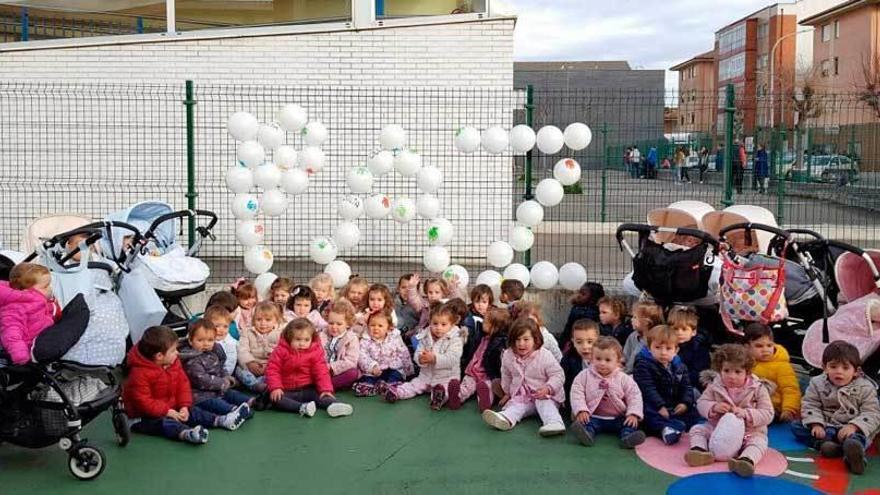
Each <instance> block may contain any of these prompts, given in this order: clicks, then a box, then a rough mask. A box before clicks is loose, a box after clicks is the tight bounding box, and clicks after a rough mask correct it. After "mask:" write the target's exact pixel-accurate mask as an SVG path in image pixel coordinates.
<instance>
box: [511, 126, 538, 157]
mask: <svg viewBox="0 0 880 495" xmlns="http://www.w3.org/2000/svg"><path fill="white" fill-rule="evenodd" d="M536 139H537V138H536V137H535V131H534V130H533V129H532V128H531V127H529V126H527V125H525V124H520V125H518V126H516V127H514V128H513V129H511V130H510V149H511V150H513V152H514V153H515V154H518V155H522V154H525V153H528V152H529V151H530V150H531V149H532V148H534V147H535V140H536Z"/></svg>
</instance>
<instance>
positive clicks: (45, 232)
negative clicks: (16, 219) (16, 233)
mask: <svg viewBox="0 0 880 495" xmlns="http://www.w3.org/2000/svg"><path fill="white" fill-rule="evenodd" d="M89 223H92V219H90V218H89V217H86V216H83V215H48V216H45V217H40V218H38V219H36V220H34V221H33V222H31V223H29V224H28V226H27V229H26V230H25V233H24V237H23V238H22V240H21V251H22V252H23V253H32V252H34V251H36V249H37V247H39V246H40V239H46V238H49V237H52V236H55V235H58V234H62V233H64V232H69V231H71V230H73V229H77V228H79V227H82V226H83V225H87V224H89Z"/></svg>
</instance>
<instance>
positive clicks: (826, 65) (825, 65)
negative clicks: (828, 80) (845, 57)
mask: <svg viewBox="0 0 880 495" xmlns="http://www.w3.org/2000/svg"><path fill="white" fill-rule="evenodd" d="M831 64H832V60H831V59H827V58H826V59H825V60H823V61H822V64H821V66H820V69H821V74H822V77H828V76H830V75H831Z"/></svg>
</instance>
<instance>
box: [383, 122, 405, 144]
mask: <svg viewBox="0 0 880 495" xmlns="http://www.w3.org/2000/svg"><path fill="white" fill-rule="evenodd" d="M379 145H380V146H382V149H383V150H396V149H400V148H403V147H404V146H406V131H404V130H403V127H401V126H399V125H397V124H389V125H386V126H385V127H383V128H382V132H380V133H379Z"/></svg>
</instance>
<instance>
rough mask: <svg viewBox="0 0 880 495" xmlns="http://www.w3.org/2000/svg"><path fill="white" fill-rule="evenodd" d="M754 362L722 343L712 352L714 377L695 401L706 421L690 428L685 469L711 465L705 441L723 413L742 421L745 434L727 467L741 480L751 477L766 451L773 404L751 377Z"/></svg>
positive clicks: (739, 349)
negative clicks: (732, 415)
mask: <svg viewBox="0 0 880 495" xmlns="http://www.w3.org/2000/svg"><path fill="white" fill-rule="evenodd" d="M754 366H755V360H754V358H752V356H751V354H749V352H748V351H747V350H746V348H745V347H744V346H741V345H736V344H724V345H722V346H721V347H719V348H718V350H716V351H715V352H714V353H712V369H713V370H715V372H716V373H718V376H716V377H715V379H714V380H712V383H710V384H709V385H708V386H707V387H706V390H704V391H703V395H701V396H700V398H699V399H698V400H697V410H698V411H700V414H701V415H702V416H703V417H704V418H707V419H708V420H709V422H707V423H703V424H700V425H696V426H694V427H693V428H691V431H690V434H691V448H690V450H688V452H687V454H685V461H686V462H687V464H688V465H689V466H706V465H708V464H712V463H713V462H715V458H714V457H713V455H712V453H711V452H709V438H710V437H711V436H712V432H713V431H714V430H715V427H716V426H718V421H719V420H720V419H721V417H722V416H724V415H725V414H727V413H733V414H735V415H736V417H738V418H740V419H742V420H743V421H745V426H746V432H745V438H744V439H743V445H742V450H741V451H740V453H739V456H738V457H735V458H733V459H730V460H729V461H728V462H727V466H728V468H729V469H730V470H731V471H733V472H734V473H736V474H737V475H739V476H742V477H749V476H752V475H753V474H755V466H756V465H757V464H758V462H760V461H761V458H762V457H764V453H765V452H767V425H769V424H770V423H771V422H772V421H773V402H772V401H771V400H770V393H769V392H768V391H767V387H765V386H764V385H763V384H762V383H761V381H760V379H759V378H758V377H757V376H755V375H753V374H752V368H754Z"/></svg>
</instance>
